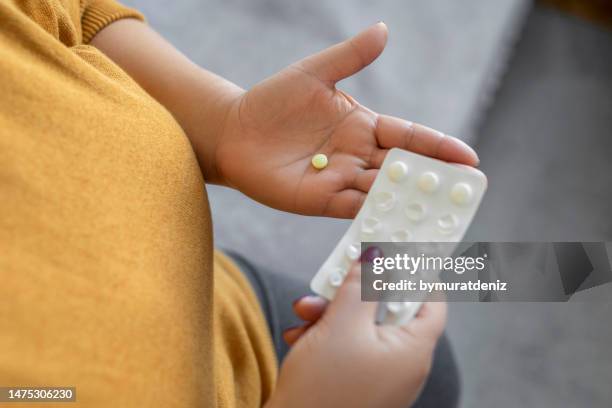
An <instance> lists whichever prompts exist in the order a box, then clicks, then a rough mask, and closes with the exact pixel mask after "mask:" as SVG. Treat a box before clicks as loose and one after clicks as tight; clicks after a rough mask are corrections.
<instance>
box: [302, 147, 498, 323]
mask: <svg viewBox="0 0 612 408" xmlns="http://www.w3.org/2000/svg"><path fill="white" fill-rule="evenodd" d="M486 188H487V179H486V177H485V175H484V174H483V173H482V172H481V171H479V170H477V169H475V168H473V167H469V166H466V165H461V164H453V163H447V162H444V161H441V160H437V159H433V158H430V157H426V156H422V155H419V154H416V153H412V152H408V151H405V150H401V149H391V150H390V151H389V152H388V153H387V157H386V158H385V161H384V162H383V165H382V167H381V168H380V171H379V173H378V175H377V177H376V180H374V184H373V185H372V187H371V189H370V192H369V193H368V196H367V197H366V199H365V201H364V203H363V206H362V207H361V209H360V210H359V213H358V214H357V216H356V217H355V219H354V220H353V222H352V224H351V226H350V227H349V228H348V230H347V231H346V233H345V234H344V236H343V237H342V238H341V239H340V242H339V243H338V245H337V246H336V247H335V249H334V250H333V251H332V253H331V254H330V255H329V257H328V258H327V260H326V261H325V262H324V263H323V265H322V266H321V268H320V269H319V271H318V272H317V273H316V275H315V276H314V278H313V279H312V281H311V283H310V287H311V289H312V290H313V291H314V292H315V293H317V294H319V295H321V296H323V297H325V298H327V299H330V300H331V299H333V297H334V295H335V293H336V290H337V288H338V287H339V286H340V285H341V284H342V282H343V280H344V278H345V276H346V274H347V272H348V269H349V268H350V266H351V264H352V263H353V262H354V261H356V260H357V259H359V257H360V255H361V243H362V242H418V243H436V242H450V243H459V242H460V241H461V240H462V239H463V236H464V234H465V232H466V230H467V228H468V227H469V225H470V223H471V222H472V218H473V217H474V215H475V213H476V210H477V209H478V206H479V205H480V201H481V199H482V197H483V195H484V193H485V191H486ZM455 246H456V244H455V245H452V244H451V245H448V244H445V245H442V246H441V247H443V248H444V251H445V253H438V254H437V255H438V256H450V255H451V254H452V252H453V250H454V247H455ZM382 306H383V307H382V309H384V310H382V309H380V310H379V312H378V313H377V316H378V317H377V319H378V320H379V321H380V322H382V323H383V324H403V323H405V322H407V321H409V320H410V319H411V318H412V317H413V316H414V315H415V314H416V312H417V311H418V309H419V306H420V302H386V303H384V305H382Z"/></svg>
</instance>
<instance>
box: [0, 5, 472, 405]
mask: <svg viewBox="0 0 612 408" xmlns="http://www.w3.org/2000/svg"><path fill="white" fill-rule="evenodd" d="M0 22H1V24H0V49H1V50H2V51H1V53H2V58H0V74H1V77H2V80H1V82H0V90H1V92H0V129H1V130H0V157H1V162H0V163H1V167H0V196H1V197H2V200H1V203H0V224H1V225H2V228H1V229H0V243H1V247H2V250H1V253H2V256H0V273H1V274H2V275H1V279H2V285H0V297H1V299H2V300H1V301H0V304H1V306H0V332H1V333H2V334H1V335H0V346H1V347H0V350H2V352H1V353H0V384H2V385H5V386H25V385H36V386H42V385H45V386H75V387H76V393H77V401H78V402H79V403H81V404H82V405H84V406H104V407H109V406H112V407H120V406H139V407H140V406H163V407H170V406H260V405H263V404H267V405H268V406H270V407H276V406H283V407H287V406H290V407H299V406H322V407H324V406H330V407H338V406H352V407H360V406H364V407H365V406H385V407H391V406H408V405H410V403H412V402H413V401H415V399H416V398H417V396H418V394H419V391H420V389H421V387H422V385H423V383H424V381H425V380H426V377H427V373H428V371H429V368H430V365H431V359H432V354H433V350H434V346H435V345H436V340H437V338H438V336H439V335H440V333H441V332H442V330H443V326H444V320H445V307H444V305H443V304H440V303H429V304H427V305H426V306H425V307H423V309H422V310H421V312H420V313H419V315H418V316H417V318H416V319H415V320H414V321H413V322H411V323H410V324H408V325H407V326H405V327H390V326H377V325H375V324H374V323H373V315H374V308H375V304H372V303H364V302H361V301H360V299H359V275H358V274H359V268H358V267H354V268H353V270H352V271H351V272H350V273H349V277H348V279H347V280H346V282H345V283H344V284H343V286H342V287H341V289H340V290H339V293H338V296H337V298H336V299H335V300H334V301H333V302H331V303H330V304H329V305H327V304H326V303H325V302H323V301H322V300H321V299H318V298H305V299H302V300H300V301H298V302H297V303H296V304H295V311H296V313H297V314H298V316H301V317H302V318H305V319H306V320H307V322H306V323H305V324H304V325H303V326H302V327H298V328H295V329H292V330H290V331H288V332H287V333H286V339H287V340H288V341H289V342H290V343H294V346H293V348H292V350H291V352H290V353H289V354H288V356H287V357H286V358H285V359H284V362H283V366H282V369H281V371H280V375H279V378H278V381H277V378H276V377H277V369H276V366H277V363H276V356H275V352H274V345H273V343H272V341H271V337H270V332H269V330H268V329H267V326H266V321H265V319H264V314H263V313H262V309H261V307H260V306H259V304H258V299H257V296H256V295H255V292H254V290H253V288H252V287H251V285H250V284H249V280H248V279H246V278H245V276H244V275H243V273H247V274H249V273H250V275H249V276H250V277H251V282H253V281H254V280H253V273H254V272H247V271H244V270H242V271H241V270H240V269H239V268H238V267H237V265H236V263H235V262H233V261H232V260H231V259H230V258H228V257H227V256H226V255H223V254H221V253H219V252H214V251H213V248H212V232H211V228H210V225H211V220H210V214H209V208H208V201H207V199H206V190H205V187H204V181H206V182H207V183H216V184H223V185H226V186H230V187H233V188H236V189H238V190H240V191H242V192H243V193H245V194H247V195H249V196H250V197H252V198H254V199H256V200H258V201H260V202H262V203H264V204H266V205H269V206H271V207H274V208H277V209H281V210H285V211H291V212H296V213H299V214H306V215H323V216H331V217H347V218H348V217H353V216H354V215H355V213H356V212H357V210H358V209H359V207H360V205H361V203H362V201H363V199H364V197H365V195H366V193H367V191H368V189H369V187H370V185H371V184H372V182H373V180H374V178H375V177H376V174H377V169H378V168H379V167H380V164H381V163H382V161H383V159H384V157H385V154H386V151H387V150H388V149H389V148H391V147H401V148H404V149H409V150H412V151H414V152H417V153H421V154H425V155H429V156H433V157H438V158H440V159H443V160H448V161H454V162H461V163H465V164H469V165H475V164H477V162H478V159H477V156H476V154H475V153H474V152H473V150H471V149H470V148H469V147H467V146H466V145H465V144H463V143H461V142H460V141H458V140H457V139H454V138H452V137H448V136H444V135H442V134H441V133H439V132H436V131H434V130H431V129H429V128H426V127H424V126H420V125H417V124H412V123H410V122H407V121H404V120H401V119H398V118H394V117H390V116H385V115H379V114H377V113H375V112H372V111H371V110H368V109H367V108H365V107H363V106H361V105H360V104H359V103H357V102H356V101H355V100H354V99H352V98H351V97H350V96H349V95H347V94H345V93H343V92H341V91H339V90H337V89H336V88H335V83H336V82H337V81H339V80H341V79H343V78H346V77H348V76H350V75H353V74H355V73H356V72H358V71H359V70H361V69H362V68H363V67H365V66H367V65H368V64H370V63H371V62H372V61H373V60H374V59H375V58H376V57H377V56H378V55H379V54H380V53H381V52H382V50H383V48H384V46H385V43H386V39H387V30H386V26H385V25H384V24H382V23H379V24H376V25H374V26H372V27H370V28H369V29H367V30H365V31H364V32H362V33H360V34H359V35H357V36H356V37H354V38H352V39H350V40H347V41H345V42H343V43H340V44H338V45H335V46H333V47H331V48H329V49H327V50H324V51H322V52H320V53H318V54H315V55H313V56H310V57H308V58H306V59H304V60H302V61H299V62H297V63H295V64H293V65H291V66H290V67H288V68H286V69H285V70H283V71H281V72H279V73H278V74H276V75H274V76H272V77H271V78H269V79H267V80H265V81H263V82H261V83H260V84H258V85H256V86H255V87H253V88H252V89H251V90H249V91H248V92H247V91H244V90H242V89H241V88H239V87H237V86H236V85H234V84H232V83H230V82H228V81H226V80H224V79H223V78H220V77H218V76H216V75H214V74H212V73H210V72H208V71H206V70H204V69H202V68H200V67H198V66H196V65H194V64H193V63H191V62H190V61H189V60H188V59H187V58H186V57H184V56H183V55H181V54H180V53H179V52H178V51H177V50H175V49H174V48H173V47H172V46H170V45H169V44H168V43H167V42H166V41H164V40H163V39H162V38H161V37H159V36H158V35H157V34H156V33H155V32H153V31H152V30H151V29H150V28H148V27H147V26H146V25H145V24H143V22H142V16H141V15H140V14H139V13H138V12H136V11H134V10H132V9H129V8H126V7H124V6H122V5H120V4H118V3H116V2H114V1H112V0H84V1H80V2H79V1H76V0H43V1H25V0H23V1H17V0H9V1H4V2H2V3H0ZM315 153H324V154H326V155H327V157H328V158H329V164H328V166H327V168H325V169H324V170H321V171H319V170H316V169H314V168H312V166H311V165H310V158H311V157H312V156H313V155H314V154H315ZM243 269H245V268H243ZM255 289H256V290H257V288H255ZM260 292H261V291H260ZM260 292H258V293H260ZM261 297H262V295H261V293H260V298H261ZM274 330H276V329H274ZM277 348H278V347H277ZM279 357H282V356H279ZM430 382H431V380H430ZM455 384H456V383H455ZM426 394H427V392H426V393H425V394H424V396H423V397H422V398H421V400H422V402H421V403H423V404H426V403H427V400H428V399H429V401H433V398H435V395H434V396H432V395H430V396H429V397H427V395H426ZM430 394H431V393H430ZM455 397H456V395H455ZM448 401H453V398H450V400H449V399H448V398H447V402H448ZM455 402H456V401H455ZM447 405H448V404H447Z"/></svg>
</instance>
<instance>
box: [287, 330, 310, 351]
mask: <svg viewBox="0 0 612 408" xmlns="http://www.w3.org/2000/svg"><path fill="white" fill-rule="evenodd" d="M308 327H310V326H309V325H303V326H298V327H292V328H290V329H287V330H285V332H284V333H283V340H285V343H287V344H288V345H290V346H293V345H294V344H295V342H296V341H298V340H299V338H300V337H302V335H303V334H304V333H306V330H308Z"/></svg>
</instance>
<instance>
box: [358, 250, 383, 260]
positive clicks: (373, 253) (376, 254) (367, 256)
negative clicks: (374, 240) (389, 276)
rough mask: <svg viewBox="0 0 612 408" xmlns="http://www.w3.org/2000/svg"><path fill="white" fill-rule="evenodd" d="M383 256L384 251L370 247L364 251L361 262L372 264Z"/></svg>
mask: <svg viewBox="0 0 612 408" xmlns="http://www.w3.org/2000/svg"><path fill="white" fill-rule="evenodd" d="M382 256H383V252H382V249H380V248H379V247H377V246H371V247H368V248H367V249H366V250H365V251H363V253H362V254H361V257H360V259H359V261H360V262H367V263H372V262H373V261H374V259H375V258H380V257H382Z"/></svg>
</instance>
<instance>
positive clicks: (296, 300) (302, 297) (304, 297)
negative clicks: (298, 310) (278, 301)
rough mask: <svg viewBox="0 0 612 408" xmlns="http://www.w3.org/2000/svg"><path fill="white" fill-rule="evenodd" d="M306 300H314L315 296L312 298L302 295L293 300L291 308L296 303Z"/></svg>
mask: <svg viewBox="0 0 612 408" xmlns="http://www.w3.org/2000/svg"><path fill="white" fill-rule="evenodd" d="M308 298H312V299H316V298H317V296H313V295H303V296H300V297H299V298H297V299H295V300H294V301H293V303H292V305H293V306H295V305H296V304H297V303H298V302H300V301H302V300H304V299H308Z"/></svg>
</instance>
